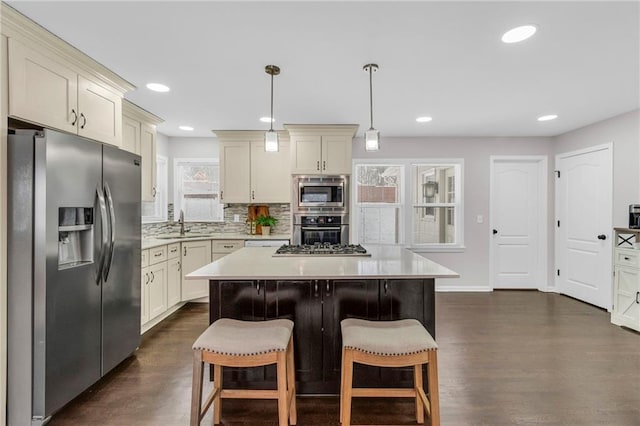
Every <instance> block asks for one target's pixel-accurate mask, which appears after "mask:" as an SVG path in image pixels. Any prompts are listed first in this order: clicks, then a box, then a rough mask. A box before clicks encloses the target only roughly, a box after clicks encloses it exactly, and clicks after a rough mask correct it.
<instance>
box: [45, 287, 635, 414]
mask: <svg viewBox="0 0 640 426" xmlns="http://www.w3.org/2000/svg"><path fill="white" fill-rule="evenodd" d="M436 307H437V321H436V324H437V341H438V345H439V354H438V361H439V378H440V407H441V415H442V424H443V425H533V424H536V425H538V424H545V425H559V424H562V425H612V426H623V425H634V426H638V425H640V334H638V333H635V332H632V331H629V330H626V329H623V328H620V327H617V326H614V325H612V324H611V323H610V322H609V314H608V313H607V312H605V311H603V310H600V309H598V308H595V307H593V306H590V305H587V304H584V303H582V302H579V301H576V300H573V299H571V298H568V297H564V296H559V295H557V294H549V293H539V292H535V291H496V292H493V293H438V294H437V298H436ZM207 318H208V317H207V306H206V305H204V304H189V305H187V306H185V307H184V308H183V309H181V310H180V311H178V312H177V313H175V314H174V315H173V316H172V317H170V318H168V319H167V320H165V321H164V322H162V323H161V324H160V325H158V326H157V327H155V328H154V329H153V330H151V331H149V332H148V333H146V334H145V335H144V337H143V343H142V345H141V347H140V349H139V350H138V351H137V352H136V354H135V356H133V357H131V358H130V359H128V360H126V361H125V362H124V363H123V364H122V365H120V366H119V367H117V368H116V369H115V371H113V372H112V373H110V374H109V375H108V376H107V377H105V378H104V379H103V380H101V381H100V382H99V383H97V384H96V385H94V386H93V387H92V388H90V389H89V390H87V391H86V392H84V393H83V394H82V395H80V396H79V397H78V398H76V399H75V400H74V401H72V402H71V403H70V404H69V405H68V406H66V407H65V408H63V409H62V410H61V411H60V412H58V413H57V414H56V415H54V417H53V419H52V421H51V423H50V425H52V426H58V425H156V424H162V425H187V424H188V423H189V404H190V397H191V359H192V358H191V357H192V352H191V344H192V343H193V342H194V341H195V339H196V338H197V336H198V335H199V334H200V333H201V332H202V331H203V330H204V329H205V328H206V327H207V325H208V320H207ZM207 385H210V384H209V383H207ZM208 390H209V387H208V388H206V391H208ZM353 412H354V414H353V421H354V423H356V424H372V423H374V424H389V425H391V424H393V425H400V424H401V425H406V424H415V423H414V421H413V418H412V416H413V406H412V404H411V402H410V400H380V399H356V400H354V411H353ZM338 414H339V406H338V399H337V397H299V398H298V424H299V425H301V426H308V425H323V426H324V425H326V426H328V425H339V419H338ZM276 419H277V408H276V402H275V401H240V400H227V401H225V402H224V405H223V411H222V420H223V424H224V425H226V426H230V425H252V426H267V425H269V426H272V425H277V421H276ZM211 423H212V416H211V413H209V414H208V415H207V417H206V418H205V419H204V420H203V422H202V424H203V425H210V424H211Z"/></svg>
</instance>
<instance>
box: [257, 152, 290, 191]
mask: <svg viewBox="0 0 640 426" xmlns="http://www.w3.org/2000/svg"><path fill="white" fill-rule="evenodd" d="M290 201H291V166H290V158H289V142H288V141H280V143H279V150H278V152H266V151H265V150H264V142H263V141H258V142H251V199H250V202H252V203H256V202H259V203H288V202H290Z"/></svg>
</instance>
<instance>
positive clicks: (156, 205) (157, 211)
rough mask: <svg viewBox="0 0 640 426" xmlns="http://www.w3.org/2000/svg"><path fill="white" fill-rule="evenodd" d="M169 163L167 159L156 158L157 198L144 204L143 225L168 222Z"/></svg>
mask: <svg viewBox="0 0 640 426" xmlns="http://www.w3.org/2000/svg"><path fill="white" fill-rule="evenodd" d="M167 163H168V161H167V157H162V156H160V155H158V156H157V157H156V196H155V200H154V201H149V202H147V201H143V202H142V223H149V222H166V221H167V208H168V203H169V201H168V197H167V190H168V188H169V186H168V185H167V183H168V178H167Z"/></svg>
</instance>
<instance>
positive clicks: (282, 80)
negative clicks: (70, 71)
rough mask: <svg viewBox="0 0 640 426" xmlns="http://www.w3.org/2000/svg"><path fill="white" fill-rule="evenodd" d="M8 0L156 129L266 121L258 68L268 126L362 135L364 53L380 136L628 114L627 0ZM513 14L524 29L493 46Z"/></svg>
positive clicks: (365, 120)
mask: <svg viewBox="0 0 640 426" xmlns="http://www.w3.org/2000/svg"><path fill="white" fill-rule="evenodd" d="M8 3H9V4H10V5H11V6H13V7H14V8H16V9H18V10H19V11H21V12H22V13H24V14H25V15H27V16H29V17H30V18H32V19H33V20H35V21H36V22H38V23H40V24H41V25H42V26H44V27H45V28H47V29H49V30H50V31H51V32H53V33H55V34H57V35H58V36H60V37H61V38H63V39H65V40H66V41H68V42H69V43H71V44H73V45H74V46H76V47H77V48H79V49H80V50H81V51H83V52H85V53H87V54H88V55H90V56H92V57H93V58H94V59H96V60H97V61H99V62H101V63H102V64H104V65H106V66H107V67H109V68H110V69H112V70H113V71H115V72H117V73H118V74H120V75H121V76H122V77H124V78H125V79H127V80H129V81H130V82H131V83H133V84H134V85H135V86H137V87H138V89H137V90H135V91H133V92H131V93H128V94H127V95H126V97H127V98H128V99H130V100H131V101H132V102H134V103H136V104H138V105H140V106H141V107H143V108H145V109H147V110H149V111H151V112H153V113H154V114H156V115H158V116H160V117H162V118H163V119H165V120H166V121H165V122H164V123H163V124H161V125H160V126H159V128H158V130H159V131H160V132H161V133H164V134H166V135H169V136H205V137H206V136H211V135H212V134H211V130H212V129H266V128H268V124H264V123H261V122H259V121H258V119H259V118H260V117H262V116H268V115H269V93H270V92H269V91H270V86H269V84H270V80H269V79H270V77H269V76H268V75H267V74H265V72H264V66H265V65H267V64H276V65H278V66H280V67H281V69H282V73H281V74H280V75H279V76H276V77H275V80H274V81H275V101H274V102H275V105H274V116H275V118H276V123H275V125H274V127H275V128H276V129H281V128H282V124H283V123H357V124H359V125H360V131H359V133H360V132H362V131H364V130H365V129H367V128H368V127H369V77H368V74H366V73H365V72H364V71H362V66H363V65H364V64H367V63H370V62H375V63H378V64H379V66H380V70H379V72H377V73H376V74H374V76H373V93H374V125H375V127H376V128H377V129H378V130H380V133H381V136H382V137H385V136H550V135H557V134H561V133H564V132H567V131H569V130H573V129H576V128H579V127H582V126H584V125H587V124H590V123H593V122H596V121H599V120H602V119H605V118H608V117H612V116H615V115H618V114H621V113H624V112H627V111H631V110H634V109H638V108H639V107H640V84H639V76H640V65H639V63H640V30H639V28H640V24H639V22H640V3H639V2H638V1H626V2H611V1H602V2H593V1H583V2H577V1H568V2H520V1H514V2H481V1H473V2H451V1H447V2H444V1H442V2H418V1H413V2H397V1H394V2H392V1H387V2H383V1H377V2H361V1H347V2H344V1H343V2H337V1H331V2H311V1H289V2H270V1H261V2H245V1H240V2H237V1H236V2H212V1H209V2H205V1H199V2H177V1H175V2H167V1H142V2H124V1H120V2H96V1H80V2H77V1H74V2H51V1H47V2H37V1H34V2H31V1H28V2H23V1H18V2H16V1H10V2H8ZM529 23H534V24H536V25H538V26H539V30H538V33H537V34H536V35H535V36H534V37H533V38H531V39H529V40H527V41H525V42H523V43H520V44H512V45H506V44H503V43H502V42H501V41H500V37H501V36H502V33H503V32H504V31H506V30H508V29H510V28H512V27H515V26H518V25H522V24H529ZM148 82H161V83H164V84H167V85H169V86H170V87H171V92H169V93H164V94H163V93H155V92H151V91H149V90H148V89H146V88H145V84H146V83H148ZM544 114H558V116H559V118H558V119H557V120H555V121H550V122H544V123H541V122H538V121H536V118H537V117H538V116H540V115H544ZM421 115H429V116H432V117H433V121H432V122H431V123H425V124H419V123H416V121H415V119H416V117H418V116H421ZM182 124H187V125H191V126H193V127H195V131H193V132H185V131H181V130H179V129H178V126H179V125H182Z"/></svg>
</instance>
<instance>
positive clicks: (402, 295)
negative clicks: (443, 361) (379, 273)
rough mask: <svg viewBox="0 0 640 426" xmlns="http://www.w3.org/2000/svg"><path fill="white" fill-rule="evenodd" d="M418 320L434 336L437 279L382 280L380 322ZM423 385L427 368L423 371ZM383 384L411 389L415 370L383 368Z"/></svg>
mask: <svg viewBox="0 0 640 426" xmlns="http://www.w3.org/2000/svg"><path fill="white" fill-rule="evenodd" d="M410 318H412V319H417V320H418V321H420V322H421V323H422V324H423V325H424V326H425V328H426V329H427V330H428V331H429V333H430V334H431V335H432V336H433V337H434V339H435V337H436V335H435V296H434V280H433V279H430V280H429V279H426V280H419V279H415V280H383V281H381V282H380V320H382V321H393V320H398V319H410ZM422 370H423V376H424V377H423V378H424V383H426V369H425V368H423V369H422ZM380 374H381V378H382V382H383V383H393V385H394V386H397V387H403V386H409V387H410V386H412V383H413V368H411V367H409V368H393V369H392V368H382V369H381V373H380Z"/></svg>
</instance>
